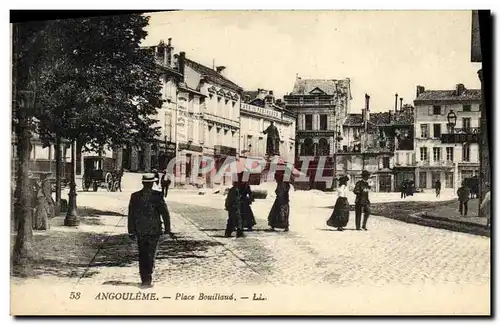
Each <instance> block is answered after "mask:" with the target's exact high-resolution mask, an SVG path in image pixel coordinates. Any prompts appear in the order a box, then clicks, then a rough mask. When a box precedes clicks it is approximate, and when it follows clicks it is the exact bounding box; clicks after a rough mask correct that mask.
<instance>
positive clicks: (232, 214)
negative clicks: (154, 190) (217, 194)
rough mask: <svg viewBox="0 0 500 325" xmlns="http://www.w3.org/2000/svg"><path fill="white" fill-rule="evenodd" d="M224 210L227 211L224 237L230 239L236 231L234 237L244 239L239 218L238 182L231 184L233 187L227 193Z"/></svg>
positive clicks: (241, 222) (239, 197) (239, 198)
mask: <svg viewBox="0 0 500 325" xmlns="http://www.w3.org/2000/svg"><path fill="white" fill-rule="evenodd" d="M225 208H226V211H227V225H226V231H225V234H224V236H225V237H231V236H232V234H233V231H234V230H236V237H244V235H243V220H242V218H241V195H240V184H239V182H238V181H234V182H233V187H231V189H229V192H228V193H227V197H226V202H225Z"/></svg>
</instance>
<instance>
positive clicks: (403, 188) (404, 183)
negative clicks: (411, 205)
mask: <svg viewBox="0 0 500 325" xmlns="http://www.w3.org/2000/svg"><path fill="white" fill-rule="evenodd" d="M406 194H408V182H407V181H406V179H405V180H403V181H402V182H401V198H402V199H404V198H406Z"/></svg>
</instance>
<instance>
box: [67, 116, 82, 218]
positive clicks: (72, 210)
mask: <svg viewBox="0 0 500 325" xmlns="http://www.w3.org/2000/svg"><path fill="white" fill-rule="evenodd" d="M71 122H74V120H72V121H71ZM72 125H75V124H74V123H72ZM75 169H76V141H74V140H73V141H72V142H71V173H70V177H71V179H70V188H69V193H68V211H67V212H66V217H65V218H64V225H65V226H68V227H75V226H78V225H79V224H80V220H79V218H78V214H77V208H76V180H75V177H76V175H75Z"/></svg>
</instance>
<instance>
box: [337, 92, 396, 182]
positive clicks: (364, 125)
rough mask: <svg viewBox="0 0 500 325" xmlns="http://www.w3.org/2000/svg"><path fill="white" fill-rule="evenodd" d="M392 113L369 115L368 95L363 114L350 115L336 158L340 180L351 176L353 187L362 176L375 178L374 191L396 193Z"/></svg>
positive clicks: (343, 130)
mask: <svg viewBox="0 0 500 325" xmlns="http://www.w3.org/2000/svg"><path fill="white" fill-rule="evenodd" d="M392 122H393V112H391V111H389V112H380V113H371V112H370V96H368V95H365V108H364V109H362V113H361V114H359V113H352V114H348V115H347V117H346V119H345V121H344V123H343V126H342V136H341V140H340V141H339V142H340V145H339V147H340V148H339V150H338V151H337V154H336V164H337V165H336V171H337V176H343V175H346V176H349V179H350V182H351V183H352V184H353V185H354V184H355V183H356V182H357V181H358V180H360V179H361V172H362V171H363V170H367V171H369V172H370V173H371V174H372V180H373V184H374V190H375V191H377V192H378V191H380V192H390V191H393V190H394V185H393V184H394V180H393V174H392V169H393V166H394V127H393V124H392Z"/></svg>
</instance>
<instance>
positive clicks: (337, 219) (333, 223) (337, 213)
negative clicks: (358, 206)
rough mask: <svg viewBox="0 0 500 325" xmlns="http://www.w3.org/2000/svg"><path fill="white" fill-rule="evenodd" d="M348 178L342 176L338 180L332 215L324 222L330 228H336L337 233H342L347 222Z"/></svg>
mask: <svg viewBox="0 0 500 325" xmlns="http://www.w3.org/2000/svg"><path fill="white" fill-rule="evenodd" d="M348 181H349V177H347V176H344V177H341V178H340V180H339V187H338V188H337V195H338V198H337V201H336V202H335V207H334V208H333V212H332V215H331V216H330V218H329V219H328V220H327V221H326V224H327V225H328V226H330V227H334V228H337V230H338V231H343V230H344V227H345V226H346V225H347V223H348V222H349V202H348V201H347V182H348Z"/></svg>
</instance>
